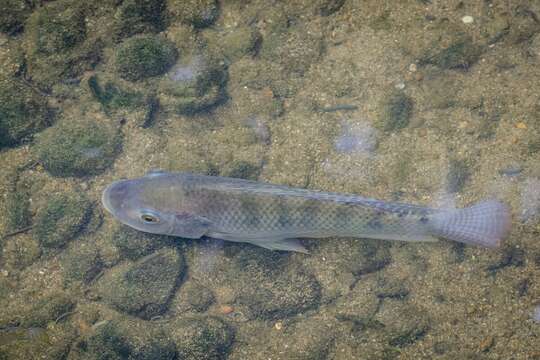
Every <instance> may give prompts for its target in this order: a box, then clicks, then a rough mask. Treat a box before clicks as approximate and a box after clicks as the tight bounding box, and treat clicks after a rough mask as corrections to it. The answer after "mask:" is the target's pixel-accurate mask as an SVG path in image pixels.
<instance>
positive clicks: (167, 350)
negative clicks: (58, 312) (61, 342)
mask: <svg viewBox="0 0 540 360" xmlns="http://www.w3.org/2000/svg"><path fill="white" fill-rule="evenodd" d="M69 359H71V360H83V359H84V360H88V359H92V360H98V359H107V360H113V359H117V360H121V359H137V360H169V359H176V349H175V346H174V343H173V342H172V341H171V340H170V337H169V336H168V335H167V334H165V332H164V331H163V330H162V329H161V328H159V327H158V326H154V325H152V324H148V323H147V322H143V321H140V320H135V319H130V320H114V321H109V322H107V323H105V324H103V325H101V326H99V327H97V328H96V329H95V331H94V332H93V333H91V334H90V335H88V336H87V337H85V338H83V339H81V340H80V341H79V342H78V343H77V344H75V346H74V347H73V348H72V351H71V353H70V357H69Z"/></svg>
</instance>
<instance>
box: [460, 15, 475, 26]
mask: <svg viewBox="0 0 540 360" xmlns="http://www.w3.org/2000/svg"><path fill="white" fill-rule="evenodd" d="M461 21H463V23H464V24H472V23H473V22H474V18H473V17H472V16H470V15H465V16H464V17H462V18H461Z"/></svg>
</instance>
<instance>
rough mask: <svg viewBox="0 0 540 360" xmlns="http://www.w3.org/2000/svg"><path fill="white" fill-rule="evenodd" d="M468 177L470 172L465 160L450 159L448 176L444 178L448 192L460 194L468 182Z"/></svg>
mask: <svg viewBox="0 0 540 360" xmlns="http://www.w3.org/2000/svg"><path fill="white" fill-rule="evenodd" d="M470 176H471V171H470V169H469V165H468V164H467V162H466V161H465V160H459V159H450V163H449V168H448V175H447V177H446V183H447V185H446V187H447V190H448V192H450V193H458V192H460V191H461V190H462V189H463V187H464V186H465V184H466V183H467V181H468V180H469V177H470Z"/></svg>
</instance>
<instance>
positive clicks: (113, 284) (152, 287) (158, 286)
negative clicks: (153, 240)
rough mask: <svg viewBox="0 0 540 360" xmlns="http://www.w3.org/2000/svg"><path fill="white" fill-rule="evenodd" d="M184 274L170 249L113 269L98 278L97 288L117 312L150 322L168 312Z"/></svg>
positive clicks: (175, 252) (177, 259) (181, 266)
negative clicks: (172, 297)
mask: <svg viewBox="0 0 540 360" xmlns="http://www.w3.org/2000/svg"><path fill="white" fill-rule="evenodd" d="M183 271H184V259H183V257H182V255H181V254H179V253H178V252H177V251H176V250H175V249H172V248H166V249H161V250H158V251H156V252H155V253H153V254H151V255H148V256H146V257H144V258H142V259H140V260H138V261H135V262H125V263H123V264H121V265H118V266H117V267H115V268H113V269H112V270H111V271H110V272H109V273H108V274H106V275H105V276H103V277H102V278H101V279H100V281H99V283H98V286H97V289H98V292H99V293H101V295H102V297H103V299H104V300H105V301H106V302H107V303H109V304H111V305H113V306H114V307H116V308H117V309H118V310H120V311H124V312H126V313H128V314H131V315H135V316H138V317H141V318H143V319H150V318H152V317H153V316H157V315H160V314H162V313H164V312H165V311H166V310H167V306H168V303H169V300H170V298H171V296H172V295H173V292H174V290H175V288H176V285H177V283H178V280H179V278H180V276H181V274H182V273H183Z"/></svg>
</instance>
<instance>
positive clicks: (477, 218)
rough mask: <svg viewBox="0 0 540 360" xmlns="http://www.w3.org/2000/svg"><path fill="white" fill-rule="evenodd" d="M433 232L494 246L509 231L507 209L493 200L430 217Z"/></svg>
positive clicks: (476, 243) (467, 241)
mask: <svg viewBox="0 0 540 360" xmlns="http://www.w3.org/2000/svg"><path fill="white" fill-rule="evenodd" d="M431 231H432V233H433V235H435V236H438V237H442V238H445V239H448V240H454V241H459V242H462V243H465V244H472V245H479V246H485V247H497V246H499V244H500V243H501V241H502V240H503V239H504V238H505V237H506V235H507V234H508V232H509V231H510V211H509V209H508V207H507V206H506V205H505V204H503V203H501V202H499V201H496V200H488V201H485V202H481V203H478V204H475V205H473V206H471V207H468V208H464V209H455V210H448V211H442V212H440V213H438V214H437V215H435V216H434V218H433V222H432V228H431Z"/></svg>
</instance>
